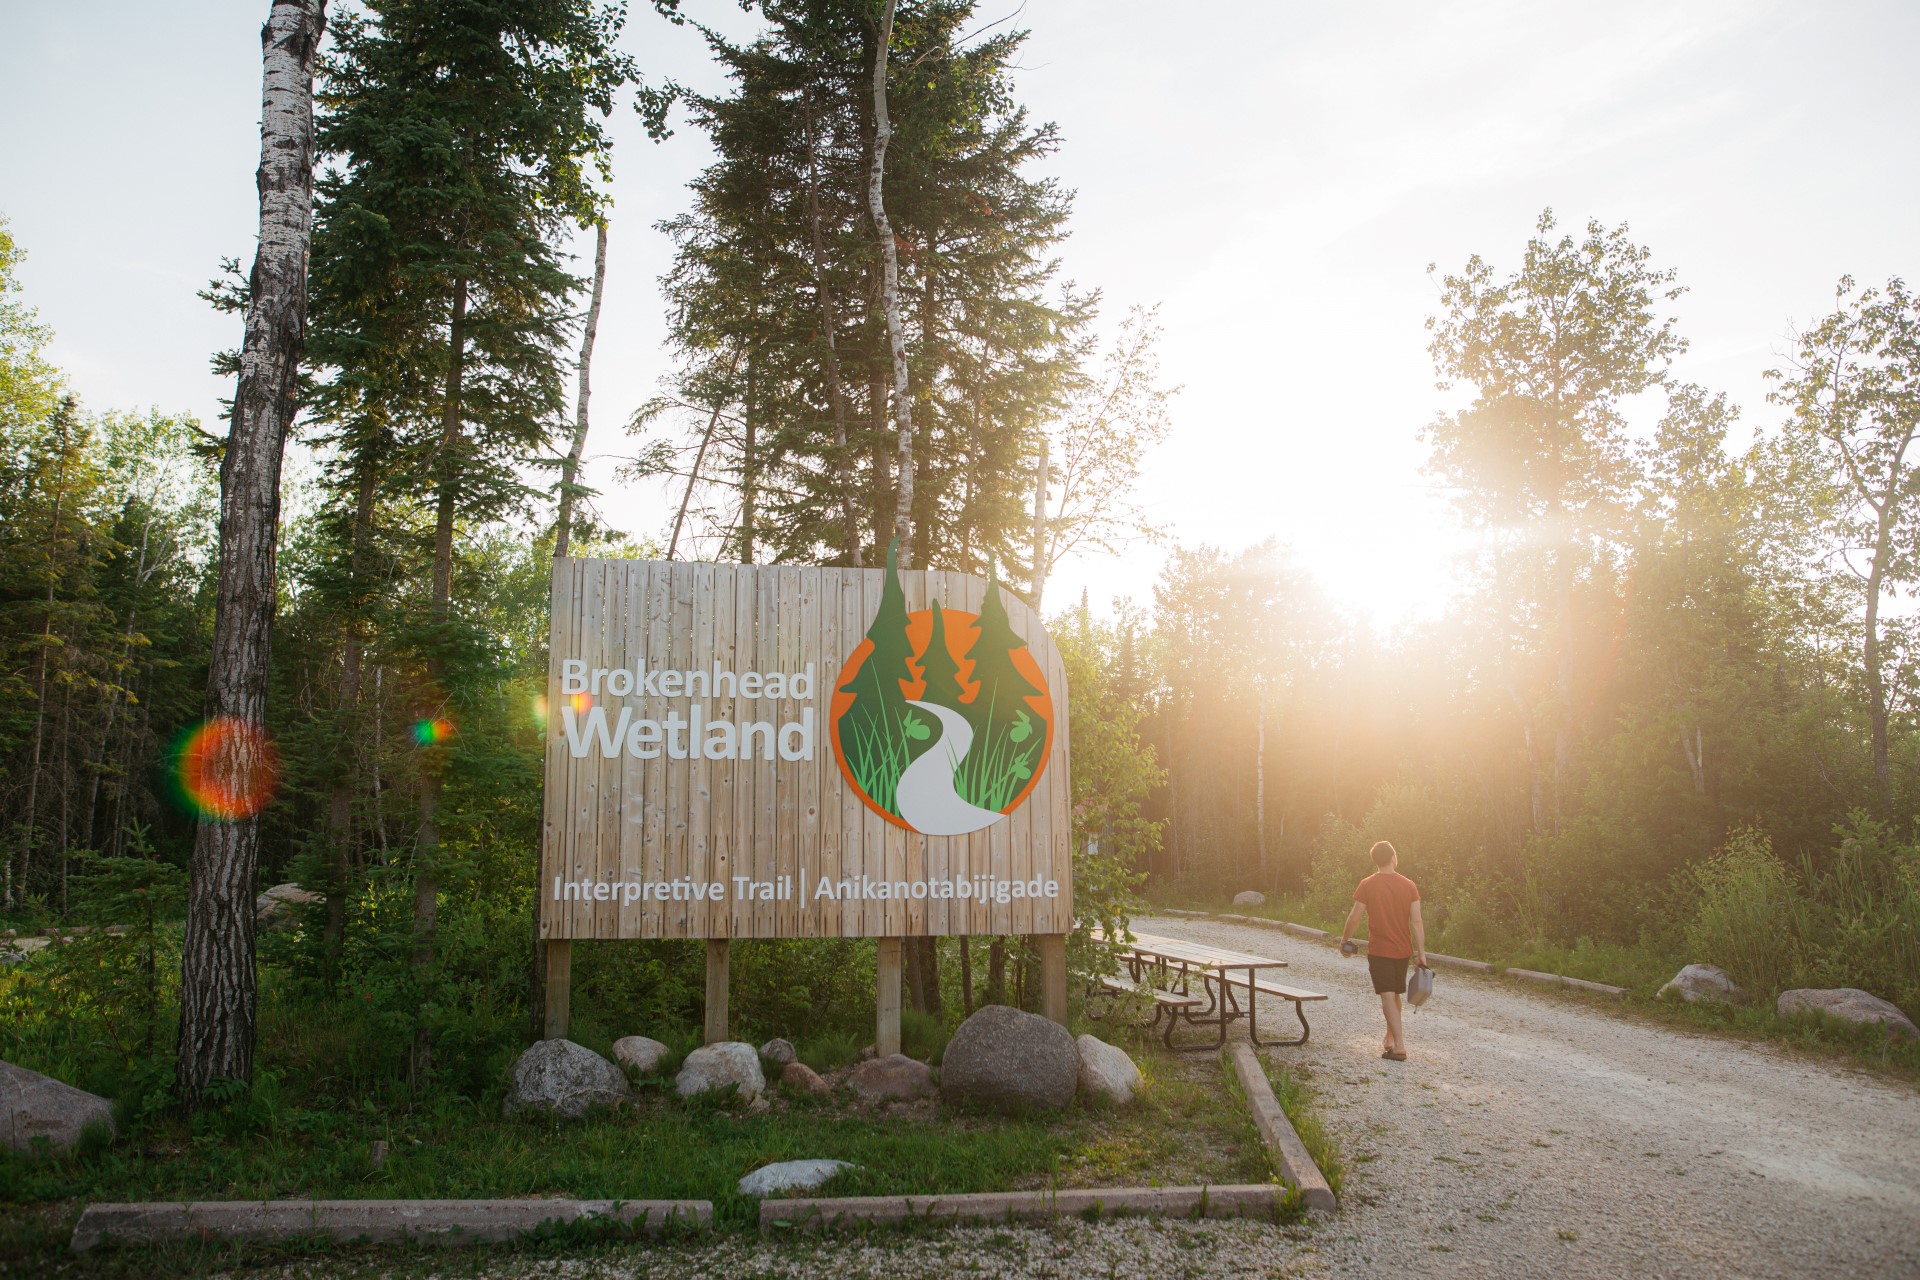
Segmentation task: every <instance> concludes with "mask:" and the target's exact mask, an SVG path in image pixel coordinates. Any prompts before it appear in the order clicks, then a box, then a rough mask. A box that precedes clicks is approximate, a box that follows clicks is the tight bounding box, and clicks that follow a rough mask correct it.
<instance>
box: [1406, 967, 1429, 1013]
mask: <svg viewBox="0 0 1920 1280" xmlns="http://www.w3.org/2000/svg"><path fill="white" fill-rule="evenodd" d="M1432 998H1433V970H1431V969H1429V968H1427V966H1425V965H1419V966H1416V967H1415V969H1414V971H1413V972H1412V973H1411V974H1409V975H1408V976H1407V1003H1408V1004H1410V1005H1412V1006H1413V1007H1414V1008H1416V1009H1418V1008H1419V1007H1420V1006H1421V1005H1423V1004H1425V1003H1426V1002H1427V1001H1429V1000H1431V999H1432Z"/></svg>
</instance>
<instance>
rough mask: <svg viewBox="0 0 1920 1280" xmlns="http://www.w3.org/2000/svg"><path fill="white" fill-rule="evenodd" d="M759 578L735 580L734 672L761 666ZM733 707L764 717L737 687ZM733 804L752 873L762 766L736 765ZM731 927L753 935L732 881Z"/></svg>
mask: <svg viewBox="0 0 1920 1280" xmlns="http://www.w3.org/2000/svg"><path fill="white" fill-rule="evenodd" d="M758 599H759V577H758V575H757V573H755V572H753V571H751V570H748V571H743V572H739V573H736V574H735V575H734V580H733V613H734V635H733V654H734V663H735V665H734V673H735V675H736V676H737V675H739V674H740V673H741V672H746V671H758V670H759V669H760V665H761V664H760V643H759V632H760V614H759V605H758V603H757V602H758ZM734 706H735V707H737V708H739V719H740V720H742V721H753V720H758V719H760V718H761V716H760V713H759V704H758V703H757V702H755V701H754V700H752V699H750V698H747V697H745V696H744V695H741V694H740V693H739V691H738V686H737V685H736V687H735V697H734ZM733 779H734V781H733V805H732V818H733V824H734V832H735V837H734V862H735V867H734V872H733V874H734V875H752V874H754V872H755V868H756V866H757V864H758V859H759V832H758V831H757V830H756V828H755V824H754V814H755V806H756V800H755V788H756V786H757V785H758V783H759V769H758V766H757V765H756V764H755V763H754V761H752V760H738V761H736V762H735V763H734V766H733ZM727 889H728V895H727V920H728V929H729V931H730V932H731V933H732V934H734V935H735V936H736V937H742V938H747V937H752V936H753V904H752V903H751V902H749V901H748V900H746V899H744V898H741V897H740V896H739V895H737V894H735V893H733V892H732V889H733V885H732V883H731V882H729V883H728V885H727Z"/></svg>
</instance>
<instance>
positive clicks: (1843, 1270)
mask: <svg viewBox="0 0 1920 1280" xmlns="http://www.w3.org/2000/svg"><path fill="white" fill-rule="evenodd" d="M1134 928H1135V929H1136V930H1137V931H1139V932H1142V933H1157V934H1162V935H1165V936H1169V937H1179V938H1187V939H1191V940H1193V941H1196V942H1208V943H1214V944H1217V945H1220V946H1226V947H1234V948H1239V949H1241V950H1247V951H1255V952H1260V953H1263V954H1268V955H1273V956H1275V958H1277V959H1282V960H1286V961H1288V962H1289V964H1290V965H1291V967H1290V969H1289V970H1288V973H1287V977H1286V981H1287V982H1289V983H1291V984H1294V985H1298V986H1305V987H1310V988H1312V989H1314V990H1318V991H1325V992H1327V993H1328V995H1330V996H1331V997H1332V999H1330V1000H1328V1001H1327V1002H1326V1003H1325V1004H1323V1005H1319V1006H1317V1007H1316V1011H1315V1012H1313V1013H1310V1014H1309V1015H1308V1016H1309V1017H1310V1018H1311V1019H1312V1020H1313V1023H1314V1031H1313V1037H1312V1039H1311V1040H1310V1041H1309V1042H1308V1044H1307V1045H1306V1046H1305V1047H1304V1048H1301V1049H1277V1050H1274V1051H1273V1054H1274V1057H1275V1058H1276V1059H1277V1060H1278V1061H1281V1062H1287V1063H1289V1064H1295V1065H1298V1066H1302V1067H1304V1068H1306V1070H1307V1071H1308V1072H1309V1073H1310V1076H1311V1078H1312V1081H1313V1083H1314V1086H1315V1088H1316V1089H1317V1090H1318V1091H1319V1095H1320V1102H1321V1106H1322V1108H1323V1113H1324V1115H1325V1118H1326V1121H1327V1124H1328V1126H1329V1128H1330V1129H1331V1131H1332V1132H1333V1134H1334V1136H1335V1137H1336V1138H1337V1139H1338V1140H1339V1142H1340V1144H1341V1146H1342V1148H1343V1149H1344V1151H1345V1152H1346V1155H1347V1160H1348V1175H1347V1178H1348V1180H1347V1201H1346V1211H1345V1212H1344V1213H1343V1214H1342V1215H1341V1216H1340V1218H1339V1220H1338V1221H1337V1223H1335V1224H1334V1225H1331V1226H1329V1227H1326V1228H1323V1229H1321V1230H1320V1231H1319V1232H1318V1233H1316V1234H1317V1240H1316V1243H1317V1246H1318V1255H1319V1256H1318V1258H1316V1259H1311V1260H1309V1259H1307V1258H1303V1259H1302V1262H1303V1263H1306V1264H1307V1265H1306V1267H1305V1269H1306V1270H1307V1271H1308V1272H1309V1273H1313V1272H1315V1271H1318V1270H1320V1269H1321V1268H1322V1267H1324V1268H1325V1273H1327V1274H1332V1275H1336V1276H1361V1275H1371V1274H1377V1275H1395V1274H1402V1275H1405V1274H1414V1275H1422V1276H1489V1275H1496V1276H1552V1277H1556V1280H1571V1278H1572V1277H1585V1276H1593V1277H1615V1276H1688V1277H1691V1276H1755V1277H1758V1276H1794V1277H1802V1276H1885V1277H1892V1276H1920V1096H1916V1094H1915V1093H1914V1091H1913V1090H1912V1089H1910V1088H1907V1087H1904V1086H1901V1085H1898V1084H1893V1083H1888V1082H1884V1081H1881V1080H1877V1079H1874V1078H1871V1077H1869V1076H1866V1075H1864V1074H1862V1073H1860V1072H1857V1071H1853V1070H1849V1069H1847V1068H1845V1067H1842V1066H1837V1065H1834V1064H1831V1063H1826V1062H1813V1061H1805V1060H1801V1059H1796V1058H1793V1057H1788V1056H1785V1055H1782V1054H1780V1053H1777V1052H1772V1051H1769V1050H1768V1049H1766V1048H1765V1047H1762V1046H1758V1045H1753V1044H1748V1043H1740V1042H1734V1041H1729V1040H1724V1039H1719V1038H1713V1037H1707V1036H1696V1035H1686V1034H1681V1033H1676V1032H1673V1031H1670V1030H1666V1029H1662V1028H1658V1027H1653V1026H1648V1025H1644V1024H1641V1023H1638V1022H1634V1021H1631V1020H1628V1019H1625V1018H1621V1017H1618V1016H1615V1015H1612V1014H1610V1013H1609V1012H1608V1011H1607V1010H1606V1009H1605V1008H1604V1007H1602V1006H1600V1005H1597V1004H1595V1003H1593V1001H1592V1000H1591V999H1587V998H1579V997H1568V996H1557V995H1548V994H1546V993H1544V992H1533V991H1527V990H1524V989H1519V988H1516V987H1514V986H1512V985H1510V984H1508V983H1506V982H1503V981H1501V980H1498V979H1492V978H1477V977H1474V976H1471V975H1467V974H1460V973H1455V972H1452V971H1448V970H1442V971H1441V973H1440V974H1439V976H1438V978H1437V980H1436V983H1435V987H1436V990H1435V995H1434V999H1433V1001H1432V1002H1431V1003H1430V1004H1428V1005H1427V1006H1426V1007H1425V1008H1424V1009H1420V1010H1417V1011H1412V1012H1410V1013H1409V1014H1408V1016H1407V1048H1408V1052H1409V1054H1410V1059H1409V1061H1407V1062H1401V1063H1392V1062H1383V1061H1381V1060H1380V1057H1379V1054H1380V1042H1381V1039H1382V1035H1383V1026H1382V1024H1381V1020H1380V1015H1379V1011H1378V1010H1379V1006H1378V1004H1377V1002H1376V1001H1375V1000H1374V999H1373V996H1372V993H1371V990H1370V987H1369V984H1368V982H1367V970H1366V965H1365V962H1364V961H1363V960H1360V959H1354V960H1343V959H1342V958H1341V957H1340V955H1339V953H1338V952H1336V951H1334V950H1333V949H1331V948H1329V947H1325V946H1322V945H1320V944H1318V943H1313V942H1307V941H1303V940H1300V939H1295V938H1292V937H1290V936H1289V935H1286V934H1282V933H1278V932H1276V931H1272V930H1268V929H1262V928H1253V927H1249V926H1245V925H1230V924H1220V923H1216V922H1212V921H1197V920H1173V919H1153V920H1139V921H1136V922H1135V923H1134ZM1261 1013H1262V1015H1263V1017H1262V1021H1263V1022H1264V1021H1265V1017H1264V1015H1265V1014H1266V1006H1265V1004H1264V1003H1263V1004H1262V1008H1261ZM1272 1025H1275V1026H1278V1025H1282V1024H1280V1023H1278V1022H1276V1023H1274V1024H1272Z"/></svg>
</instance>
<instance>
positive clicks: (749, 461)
mask: <svg viewBox="0 0 1920 1280" xmlns="http://www.w3.org/2000/svg"><path fill="white" fill-rule="evenodd" d="M759 372H760V369H759V362H758V361H756V360H755V359H754V356H753V351H752V350H751V349H749V350H748V351H747V398H746V400H745V402H744V403H743V404H742V405H741V409H742V413H741V418H742V420H743V421H744V423H745V426H746V440H745V443H744V446H743V448H742V450H741V454H740V563H741V564H752V563H753V553H754V546H753V543H754V528H753V522H754V519H755V512H754V502H755V499H756V498H757V497H758V495H757V494H756V492H755V490H754V485H755V476H754V469H755V468H756V467H758V466H759V459H758V458H757V457H756V456H755V454H754V450H755V446H757V445H758V443H759V441H758V439H757V438H756V436H755V428H756V427H757V426H758V425H759V424H758V423H757V422H756V421H755V420H754V408H755V406H754V400H755V399H756V396H755V393H756V392H757V391H758V390H759V384H758V383H757V382H756V381H755V380H754V379H755V377H756V375H758V373H759Z"/></svg>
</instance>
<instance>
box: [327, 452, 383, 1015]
mask: <svg viewBox="0 0 1920 1280" xmlns="http://www.w3.org/2000/svg"><path fill="white" fill-rule="evenodd" d="M357 470H358V471H359V472H360V474H359V477H358V484H357V486H356V489H355V492H354V495H353V531H352V533H351V534H350V535H349V536H350V538H351V542H350V544H349V545H348V547H347V593H348V598H349V600H350V601H351V603H350V604H349V605H348V614H347V619H346V622H347V627H346V643H345V644H344V646H343V651H342V653H341V656H340V706H339V717H340V720H339V727H340V735H339V738H338V742H339V744H340V745H339V755H338V758H337V759H335V760H334V761H333V769H334V776H333V786H332V789H331V791H330V792H329V794H328V796H327V841H328V851H329V854H330V859H331V862H332V883H331V884H329V885H328V886H327V926H326V927H327V932H326V939H325V941H326V948H327V960H328V966H327V967H328V974H329V978H328V981H332V977H331V975H332V973H333V972H334V971H335V970H336V969H337V968H338V966H339V962H340V951H341V947H342V946H343V945H344V944H345V941H346V935H347V898H348V896H349V895H350V894H351V893H352V891H353V784H354V769H353V761H354V750H355V747H356V746H357V744H358V741H359V718H360V679H361V673H362V671H363V670H364V668H365V665H366V648H365V645H364V644H362V642H361V639H360V617H359V595H360V580H361V575H362V573H363V572H364V571H365V567H366V566H365V559H366V545H367V539H368V537H369V536H371V534H372V528H373V497H374V485H375V476H374V468H373V466H372V465H371V460H363V461H361V462H360V463H359V464H358V466H357Z"/></svg>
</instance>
